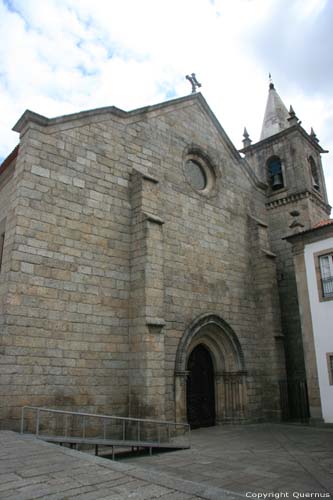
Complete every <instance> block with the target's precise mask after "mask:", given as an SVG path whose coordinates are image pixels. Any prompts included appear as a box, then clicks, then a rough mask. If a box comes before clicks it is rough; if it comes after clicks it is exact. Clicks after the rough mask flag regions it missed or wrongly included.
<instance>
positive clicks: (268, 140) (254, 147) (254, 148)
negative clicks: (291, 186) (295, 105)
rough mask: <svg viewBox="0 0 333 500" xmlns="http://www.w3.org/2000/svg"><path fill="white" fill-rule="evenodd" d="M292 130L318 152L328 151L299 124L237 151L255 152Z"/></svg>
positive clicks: (244, 152)
mask: <svg viewBox="0 0 333 500" xmlns="http://www.w3.org/2000/svg"><path fill="white" fill-rule="evenodd" d="M293 132H299V133H300V134H301V135H302V136H303V137H304V139H306V140H307V141H308V142H309V143H310V144H311V146H313V147H314V148H315V149H316V150H317V151H318V153H328V150H326V149H323V148H322V147H321V146H320V145H319V144H318V142H317V141H315V140H314V139H313V138H312V137H311V135H309V134H308V133H307V132H306V130H304V128H303V127H302V126H301V125H299V124H296V125H292V126H291V127H288V128H287V129H285V130H281V132H278V133H277V134H274V135H271V136H269V137H266V139H262V140H261V141H258V142H256V143H254V144H251V145H250V146H247V147H245V148H242V149H240V150H239V152H240V153H243V154H247V153H252V152H255V151H257V150H258V149H261V148H263V147H265V146H269V145H270V144H272V143H273V142H275V141H277V140H280V139H281V138H283V137H285V136H287V135H289V134H291V133H293Z"/></svg>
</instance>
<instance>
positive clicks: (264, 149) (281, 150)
mask: <svg viewBox="0 0 333 500" xmlns="http://www.w3.org/2000/svg"><path fill="white" fill-rule="evenodd" d="M243 144H244V147H243V149H242V150H241V153H243V154H244V155H245V159H246V161H247V162H248V163H249V164H250V165H251V167H252V168H253V170H255V172H256V174H257V175H258V177H259V178H260V179H261V180H262V181H263V182H264V183H265V184H266V186H267V188H266V210H267V215H268V224H269V236H270V240H271V248H272V250H273V252H274V253H275V254H276V265H277V278H278V286H279V297H280V305H281V321H282V331H283V335H284V343H285V352H286V365H287V376H288V392H289V417H292V418H302V417H303V418H304V415H300V414H299V412H300V409H299V408H300V405H299V398H300V397H301V396H300V394H299V392H300V391H303V392H304V387H306V385H305V380H306V373H305V365H304V355H303V344H302V333H301V323H300V317H299V309H298V300H297V289H296V277H295V273H294V267H293V260H292V253H291V246H290V245H289V243H287V242H286V240H285V239H284V238H285V237H286V236H289V235H291V234H293V233H295V232H299V231H303V230H307V229H310V228H311V227H313V226H314V225H315V224H316V223H318V222H319V221H320V220H323V219H327V218H328V217H329V214H330V211H331V207H330V206H329V204H328V200H327V193H326V186H325V179H324V174H323V169H322V164H321V154H322V153H325V152H327V151H325V150H324V149H323V148H322V147H321V146H320V144H319V140H318V139H317V137H316V135H315V133H314V131H313V129H311V132H310V134H309V133H307V132H306V131H305V130H304V128H303V127H302V126H301V122H300V121H299V119H298V118H297V116H296V114H295V111H294V110H293V108H292V106H290V109H289V111H288V110H287V108H286V106H285V105H284V103H283V101H282V100H281V98H280V96H279V95H278V93H277V91H276V89H275V86H274V83H273V82H272V81H270V84H269V93H268V99H267V104H266V110H265V115H264V120H263V125H262V130H261V136H260V140H259V141H258V142H257V143H254V144H252V141H251V140H250V139H249V135H248V133H247V131H246V135H245V132H244V140H243ZM302 384H303V385H302ZM302 387H303V389H302ZM305 399H306V397H305ZM292 402H294V407H293V404H292Z"/></svg>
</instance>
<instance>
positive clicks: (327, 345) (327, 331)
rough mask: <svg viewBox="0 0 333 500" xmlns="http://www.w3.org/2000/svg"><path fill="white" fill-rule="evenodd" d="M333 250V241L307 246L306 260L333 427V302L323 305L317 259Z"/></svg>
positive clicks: (327, 417)
mask: <svg viewBox="0 0 333 500" xmlns="http://www.w3.org/2000/svg"><path fill="white" fill-rule="evenodd" d="M332 248H333V238H327V239H325V240H321V241H317V242H315V243H309V244H307V245H305V249H304V258H305V266H306V277H307V283H308V290H309V299H310V308H311V316H312V327H313V336H314V343H315V351H316V361H317V369H318V379H319V389H320V399H321V405H322V412H323V418H324V421H325V422H326V423H333V385H330V383H329V373H328V366H327V356H326V354H327V353H333V300H328V301H325V302H320V300H319V293H318V284H317V276H316V270H315V257H314V254H316V253H317V252H324V251H325V250H329V249H332Z"/></svg>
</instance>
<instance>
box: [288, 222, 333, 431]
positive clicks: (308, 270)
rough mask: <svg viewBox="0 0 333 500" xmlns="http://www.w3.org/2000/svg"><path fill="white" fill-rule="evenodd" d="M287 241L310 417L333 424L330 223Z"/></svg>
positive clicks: (332, 242) (332, 245) (332, 249)
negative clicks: (295, 282)
mask: <svg viewBox="0 0 333 500" xmlns="http://www.w3.org/2000/svg"><path fill="white" fill-rule="evenodd" d="M287 240H288V241H289V242H290V243H292V245H293V253H294V263H295V271H296V278H297V290H298V298H299V307H300V317H301V324H302V332H303V345H304V354H305V364H306V374H307V381H308V390H309V391H308V392H309V404H310V414H311V417H312V418H313V419H316V420H323V421H324V422H325V423H333V335H332V331H333V330H332V325H333V220H332V219H329V220H327V221H322V222H320V223H319V224H317V225H316V226H315V227H314V228H313V229H309V230H307V231H302V232H300V233H298V234H295V235H293V236H290V237H289V238H287Z"/></svg>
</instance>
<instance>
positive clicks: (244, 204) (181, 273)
mask: <svg viewBox="0 0 333 500" xmlns="http://www.w3.org/2000/svg"><path fill="white" fill-rule="evenodd" d="M21 145H22V154H20V155H19V157H18V161H17V166H16V169H17V173H16V183H17V184H16V188H15V195H14V198H13V202H14V204H15V207H16V210H15V237H14V246H13V251H12V253H11V260H10V266H11V273H10V277H9V293H8V296H7V303H8V307H7V309H6V314H5V321H6V325H7V332H6V333H7V335H6V338H4V340H3V347H4V350H5V352H6V353H10V356H11V358H10V359H8V363H7V371H8V375H6V376H5V377H4V378H3V380H2V385H1V387H0V395H1V397H3V398H4V401H5V402H6V405H7V407H10V408H11V410H10V412H9V413H8V415H7V417H8V418H13V417H16V418H17V417H18V410H19V407H20V406H22V405H23V404H34V405H40V406H51V407H54V406H57V407H66V408H72V409H80V410H85V411H94V412H107V413H111V414H118V415H127V414H128V413H130V414H131V415H133V416H157V415H160V416H161V415H162V416H165V417H166V418H169V419H174V417H175V406H174V398H175V394H174V383H175V356H176V351H177V347H178V344H179V341H180V339H181V338H182V336H183V334H184V331H185V329H186V328H187V326H188V325H189V324H190V323H191V322H192V321H193V320H194V319H195V318H196V317H198V316H200V315H201V314H206V313H214V314H217V315H219V316H220V317H222V318H223V319H224V320H225V321H226V322H227V323H228V324H229V325H230V326H231V327H232V328H233V330H234V331H235V332H236V334H237V336H238V338H239V341H240V344H241V346H242V349H243V352H244V354H245V365H246V370H247V398H248V405H247V412H248V417H249V418H252V419H254V418H265V417H266V416H268V415H272V414H276V413H277V412H278V402H277V380H278V378H279V377H280V376H281V374H280V372H281V366H280V367H279V366H278V361H277V360H278V359H279V356H280V353H279V352H278V351H279V349H277V347H276V341H275V338H274V337H275V336H276V335H278V334H279V332H280V327H279V319H276V318H279V312H278V301H277V300H276V296H274V293H275V292H276V289H275V260H274V256H271V255H269V256H267V254H265V253H261V251H260V250H261V249H262V247H263V246H266V247H269V243H268V237H267V228H265V227H264V226H265V224H264V226H263V227H262V229H261V230H260V231H261V232H263V233H264V234H265V236H264V240H265V241H264V243H263V242H262V241H261V239H260V238H261V236H260V234H261V233H260V234H259V232H260V231H259V229H254V227H253V224H252V222H251V223H250V222H249V215H250V214H252V215H255V216H257V217H259V218H261V219H262V218H265V209H264V193H263V192H262V191H261V190H260V189H259V188H257V187H255V186H254V184H253V183H252V181H250V179H249V177H248V175H247V174H246V173H245V172H244V170H243V169H242V167H241V162H240V161H239V160H238V159H237V157H236V156H235V154H234V153H233V152H232V151H231V150H230V147H229V146H228V145H227V144H226V143H225V142H224V140H222V138H221V136H220V134H219V133H218V132H217V130H216V128H215V127H214V126H213V124H212V123H211V121H210V120H208V118H207V115H206V114H205V113H204V112H203V111H202V110H201V109H200V108H199V107H197V105H195V106H194V105H193V106H192V107H191V106H189V105H186V106H185V105H184V106H178V107H176V106H175V107H174V108H173V107H172V106H171V105H170V107H169V108H168V112H163V113H160V112H159V111H158V110H157V111H152V112H150V113H149V114H147V113H146V114H145V113H142V115H138V114H136V115H132V116H129V117H128V118H126V119H125V118H122V117H119V116H115V115H113V116H109V115H103V118H101V117H100V116H98V114H96V115H91V116H89V117H86V118H84V119H83V118H78V119H77V120H75V121H73V122H69V121H68V122H61V121H59V123H55V125H52V126H50V127H41V126H37V125H35V124H32V125H31V126H30V127H28V128H27V129H26V130H25V131H24V132H23V134H22V138H21ZM193 147H195V148H196V149H199V150H200V151H202V152H203V153H204V154H205V155H207V156H208V158H209V160H210V162H211V165H212V168H213V169H214V172H215V175H216V184H215V187H214V188H213V189H212V191H211V192H210V193H208V194H207V195H202V194H199V193H198V192H197V191H195V190H193V189H192V188H191V186H190V185H189V184H188V182H187V181H186V179H185V176H184V170H183V168H184V161H185V159H186V152H187V151H189V148H193ZM140 174H141V176H142V175H143V176H147V177H148V178H145V179H141V180H140ZM147 183H148V184H147ZM147 214H148V217H147ZM259 225H260V224H259ZM254 226H255V227H256V224H254ZM254 233H255V234H256V236H255V237H254V236H253V234H254ZM253 238H254V240H253ZM266 249H267V250H269V248H266ZM258 250H259V251H258ZM254 259H256V264H255V269H256V270H257V271H259V270H260V271H262V276H261V281H257V282H256V281H255V280H254V279H253V278H254V266H253V260H254ZM261 262H262V265H261ZM267 280H268V281H267ZM267 283H268V284H269V286H267ZM263 285H266V286H263ZM140 290H141V291H140ZM270 290H273V294H272V296H270V297H271V299H269V301H268V302H267V300H264V297H266V296H267V295H269V294H270ZM267 307H268V309H269V313H267ZM265 312H266V313H267V320H266V321H264V320H263V319H262V318H263V316H264V314H265ZM258 318H261V323H260V328H258ZM143 345H144V346H145V348H142V346H143ZM272 360H273V361H274V362H273V363H272ZM280 365H281V363H280ZM267 381H269V382H267ZM264 387H266V388H267V387H268V389H269V391H271V393H270V392H269V391H266V394H267V396H266V399H265V400H264V398H263V396H262V394H263V388H264ZM273 393H274V397H272V398H271V397H269V394H273ZM143 400H144V403H142V401H143ZM164 403H165V406H164ZM270 404H271V407H269V405H270ZM161 405H162V406H161ZM6 425H9V424H8V422H7V424H6Z"/></svg>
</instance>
